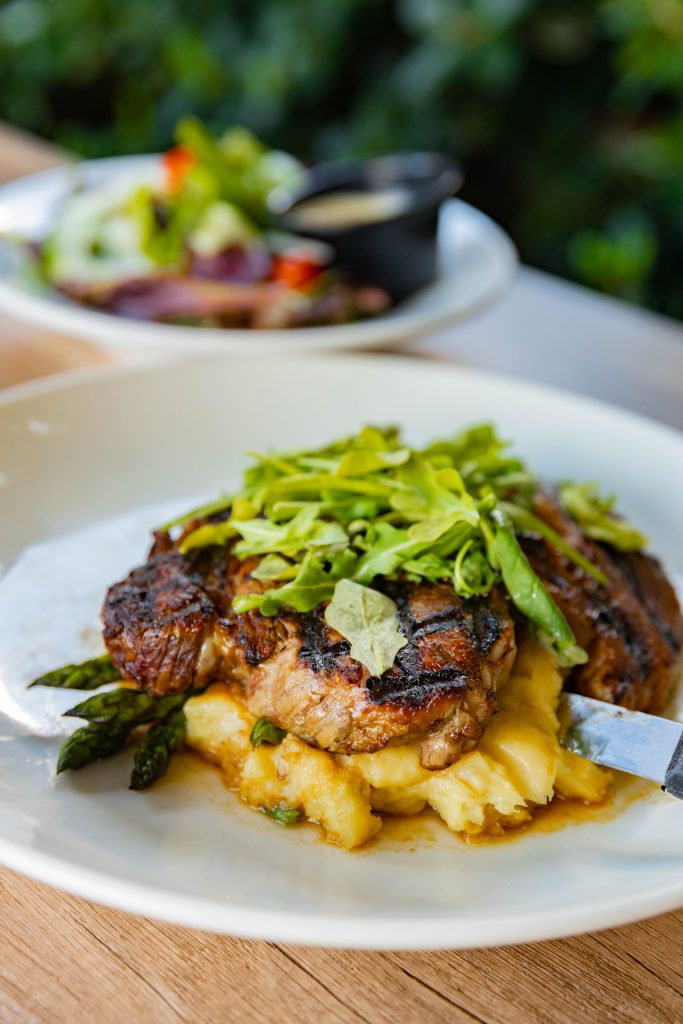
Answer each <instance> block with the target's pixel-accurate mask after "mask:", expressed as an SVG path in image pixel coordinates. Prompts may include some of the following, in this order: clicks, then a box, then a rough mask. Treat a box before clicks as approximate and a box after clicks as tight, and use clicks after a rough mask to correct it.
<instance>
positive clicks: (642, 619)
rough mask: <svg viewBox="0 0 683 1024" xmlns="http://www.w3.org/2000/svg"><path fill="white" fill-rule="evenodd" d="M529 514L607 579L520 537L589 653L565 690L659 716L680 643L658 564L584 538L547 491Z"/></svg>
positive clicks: (676, 610) (682, 632) (680, 622)
mask: <svg viewBox="0 0 683 1024" xmlns="http://www.w3.org/2000/svg"><path fill="white" fill-rule="evenodd" d="M535 512H536V514H537V515H538V516H540V518H541V519H543V520H544V521H545V522H546V523H548V525H549V526H551V527H552V528H553V529H554V530H556V531H557V533H559V534H560V535H561V536H562V537H564V539H565V540H566V541H568V542H569V544H571V545H572V546H573V547H574V548H576V549H577V550H579V551H580V552H581V553H582V554H583V555H585V556H586V558H588V559H589V560H590V561H591V562H593V564H594V565H596V566H598V567H599V568H600V569H601V570H602V571H603V573H604V574H605V575H606V576H607V578H608V580H609V585H608V586H603V585H601V584H600V583H598V582H597V581H596V580H595V579H594V578H593V577H592V576H589V575H588V574H587V573H586V572H584V571H583V570H582V569H580V568H579V567H578V566H576V565H575V564H574V563H573V562H571V561H570V560H569V559H568V558H567V557H566V555H563V554H562V552H560V551H558V549H557V548H555V547H553V546H552V545H551V544H549V543H548V542H547V541H545V540H543V539H542V538H540V537H539V536H537V535H531V534H527V535H525V536H523V537H522V538H521V543H522V547H523V548H524V551H525V553H526V555H527V557H528V559H529V561H530V562H531V565H532V567H533V569H534V570H535V572H536V573H537V574H538V575H539V576H540V578H541V579H542V580H543V582H544V583H545V585H546V587H547V589H548V591H549V592H550V594H551V596H552V597H553V599H554V600H555V602H556V603H557V605H558V606H559V607H560V608H561V610H562V611H563V613H564V615H565V617H566V618H567V621H568V622H569V625H570V626H571V628H572V630H573V631H574V634H575V636H576V639H577V640H578V642H579V643H580V644H581V646H582V647H584V648H585V649H586V651H587V652H588V662H587V663H586V664H585V665H579V666H578V667H577V668H575V669H574V671H573V672H572V673H571V676H570V678H569V682H568V685H569V687H570V688H571V689H573V690H576V691H577V692H578V693H582V694H584V695H585V696H588V697H595V698H597V699H598V700H605V701H608V702H609V703H612V704H621V705H622V706H624V707H627V708H630V709H632V710H636V711H649V712H656V711H659V710H661V708H662V706H663V705H664V703H665V702H666V699H667V696H668V692H669V688H670V683H671V676H672V671H671V670H672V666H673V664H674V662H675V661H676V660H677V658H678V654H679V652H680V648H681V644H682V643H683V617H682V616H681V609H680V606H679V604H678V600H677V598H676V594H675V591H674V589H673V587H672V586H671V584H670V583H669V581H668V580H667V578H666V576H665V575H664V572H663V571H662V568H661V566H660V565H659V563H658V562H657V561H656V560H655V559H654V558H651V557H649V556H648V555H644V554H640V553H628V554H624V553H622V552H617V551H615V550H614V549H613V548H610V547H607V546H606V545H603V544H598V543H596V542H595V541H592V540H590V539H589V538H587V537H585V536H584V534H583V533H582V532H581V530H580V528H579V527H578V526H577V524H576V523H575V522H574V521H573V520H572V519H570V518H569V517H568V516H567V515H566V514H565V513H564V512H563V510H562V509H561V508H560V506H559V505H558V503H557V502H556V500H555V499H554V497H552V496H551V495H550V494H548V493H539V494H538V495H537V497H536V499H535Z"/></svg>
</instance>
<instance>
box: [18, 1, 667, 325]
mask: <svg viewBox="0 0 683 1024" xmlns="http://www.w3.org/2000/svg"><path fill="white" fill-rule="evenodd" d="M682 110H683V2H682V0H600V2H590V0H192V2H189V0H185V2H183V0H9V2H4V3H0V117H3V118H5V119H7V120H9V121H12V122H14V123H16V124H19V125H23V126H24V127H26V128H28V129H31V130H33V131H36V132H39V133H41V134H43V135H46V136H48V137H49V138H52V139H55V140H57V141H58V142H60V143H62V144H63V145H65V146H67V147H71V148H73V149H75V150H77V151H78V152H79V153H82V154H83V155H85V156H99V155H103V154H110V153H126V152H139V151H143V150H155V149H158V148H160V147H163V146H165V145H167V144H168V142H169V141H170V139H171V134H172V128H173V124H174V122H175V120H176V119H177V118H178V117H179V116H180V115H181V114H184V113H187V112H190V111H191V112H194V113H196V114H198V115H199V116H201V117H203V118H204V119H205V120H206V121H207V122H208V123H209V124H210V125H211V126H212V127H214V128H215V129H221V128H222V127H224V126H225V125H227V124H229V123H231V122H235V121H236V122H243V123H245V124H247V125H249V126H250V127H251V128H253V129H254V130H255V131H256V132H258V133H260V134H261V135H262V136H263V137H264V138H265V139H266V140H267V141H268V142H270V143H272V144H276V145H280V146H283V147H285V148H288V149H290V150H292V151H293V152H295V153H297V154H298V155H300V156H302V157H304V158H306V159H315V160H317V159H321V158H328V157H335V156H339V155H343V154H347V153H350V152H358V153H370V152H373V151H379V150H387V149H397V148H413V147H433V148H438V149H443V150H446V151H449V152H452V153H455V154H457V155H458V156H459V157H460V158H461V159H462V160H463V162H464V163H465V166H466V169H467V174H468V178H467V184H466V187H465V190H464V192H463V196H464V198H466V199H468V200H470V201H471V202H473V203H475V204H477V205H479V206H481V207H482V208H483V209H485V210H486V211H487V212H489V213H491V214H492V215H493V216H494V217H496V218H497V219H498V220H499V221H500V222H501V223H502V224H503V225H504V226H505V227H506V228H507V229H508V230H509V231H510V233H511V234H512V236H513V237H514V239H515V241H516V242H517V244H518V245H519V247H520V250H521V253H522V257H523V259H524V260H525V261H527V262H529V263H531V264H533V265H536V266H539V267H543V268H545V269H547V270H550V271H553V272H555V273H560V274H563V275H565V276H570V277H573V278H575V279H577V280H580V281H583V282H584V283H586V284H589V285H591V286H593V287H597V288H600V289H602V290H604V291H607V292H610V293H612V294H615V295H619V296H622V297H625V298H628V299H631V300H633V301H636V302H640V303H643V304H645V305H648V306H651V307H652V308H654V309H658V310H661V311H663V312H666V313H669V314H671V315H676V316H680V317H683V286H682V285H681V277H682V275H681V268H682V267H683V114H682Z"/></svg>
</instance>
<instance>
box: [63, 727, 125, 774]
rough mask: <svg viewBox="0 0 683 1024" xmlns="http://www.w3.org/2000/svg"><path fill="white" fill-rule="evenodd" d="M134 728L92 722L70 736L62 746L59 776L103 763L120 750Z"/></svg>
mask: <svg viewBox="0 0 683 1024" xmlns="http://www.w3.org/2000/svg"><path fill="white" fill-rule="evenodd" d="M132 728H133V726H131V725H129V724H127V723H126V724H118V725H117V724H112V723H111V722H91V724H90V725H84V726H83V728H82V729H77V730H76V732H74V733H72V734H71V736H69V738H68V740H67V741H66V743H64V744H63V745H62V748H61V750H60V751H59V757H58V759H57V774H58V775H59V773H60V772H64V771H67V770H71V771H74V770H75V769H77V768H85V766H86V765H87V764H92V762H93V761H101V760H102V759H103V758H105V757H109V755H110V754H115V753H116V752H117V751H118V750H120V749H121V748H122V747H123V745H124V744H125V742H126V740H127V739H128V737H129V735H130V732H131V729H132Z"/></svg>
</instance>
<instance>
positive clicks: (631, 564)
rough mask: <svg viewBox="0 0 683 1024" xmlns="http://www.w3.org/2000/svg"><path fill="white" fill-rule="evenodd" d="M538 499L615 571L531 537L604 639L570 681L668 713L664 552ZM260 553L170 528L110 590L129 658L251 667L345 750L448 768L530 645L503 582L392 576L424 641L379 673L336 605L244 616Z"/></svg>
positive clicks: (268, 708) (294, 725)
mask: <svg viewBox="0 0 683 1024" xmlns="http://www.w3.org/2000/svg"><path fill="white" fill-rule="evenodd" d="M535 511H536V513H537V515H538V516H540V517H541V518H542V519H543V520H545V521H546V522H547V523H548V524H549V525H550V526H551V527H552V528H553V529H554V530H556V531H557V532H558V533H559V534H561V535H562V536H563V537H564V538H565V539H566V540H567V541H568V543H569V544H571V545H572V546H573V547H575V548H577V549H578V550H579V551H581V552H582V554H584V555H585V556H586V557H587V558H588V559H589V560H590V561H592V562H593V563H594V564H595V565H597V566H599V568H600V569H602V571H603V573H604V574H605V575H606V576H607V577H608V580H609V585H608V586H604V585H601V584H600V583H598V582H597V581H596V580H595V579H594V578H593V577H592V576H590V575H588V574H587V573H586V572H585V571H583V570H582V569H580V568H579V567H577V566H576V565H575V564H574V563H573V562H572V561H570V560H569V559H568V558H567V557H566V556H565V555H563V554H562V552H560V551H558V549H557V548H555V547H553V546H552V545H551V544H549V543H548V542H547V541H545V540H544V539H543V538H541V537H539V536H538V535H536V534H533V533H528V534H524V535H523V536H522V537H521V538H520V539H521V543H522V546H523V548H524V550H525V552H526V554H527V557H528V558H529V560H530V562H531V564H532V566H533V568H534V570H535V571H536V573H537V574H538V575H539V577H540V578H541V579H542V580H543V582H544V583H545V585H546V587H547V588H548V590H549V592H550V594H551V595H552V597H553V599H554V600H555V601H556V602H557V604H558V606H559V607H560V608H561V610H562V611H563V613H564V614H565V616H566V618H567V620H568V621H569V624H570V626H571V628H572V629H573V631H574V633H575V635H576V638H577V640H578V642H579V644H581V646H583V647H584V648H585V649H586V651H587V652H588V656H589V657H588V662H587V663H586V664H585V665H580V666H577V667H576V668H575V669H574V670H573V671H572V672H571V674H570V675H569V678H568V683H567V685H568V686H569V687H571V688H572V689H575V690H577V691H578V692H579V693H583V694H586V695H588V696H591V697H597V698H599V699H601V700H606V701H609V702H611V703H616V704H621V705H623V706H625V707H628V708H633V709H636V710H641V711H651V712H652V711H658V710H659V709H661V707H662V705H663V704H664V702H665V700H666V697H667V695H668V690H669V686H670V681H671V677H672V671H671V670H672V666H673V664H674V662H675V660H676V659H677V657H678V654H679V652H680V648H681V645H682V644H683V616H681V609H680V607H679V604H678V600H677V598H676V595H675V592H674V590H673V588H672V586H671V584H670V583H669V581H668V580H667V579H666V577H665V575H664V573H663V571H662V569H661V567H660V565H659V563H658V562H656V561H655V560H654V559H653V558H650V557H648V556H647V555H643V554H640V553H633V554H631V553H629V554H623V553H619V552H616V551H614V550H613V549H611V548H608V547H606V546H604V545H602V544H597V543H595V542H593V541H591V540H589V539H588V538H586V537H585V536H584V535H583V533H582V532H581V530H580V529H579V527H578V526H577V525H576V523H575V522H574V521H573V520H571V519H570V518H569V517H568V516H567V515H566V514H565V513H564V512H563V511H562V509H561V508H560V507H559V505H558V504H557V502H556V501H555V499H554V498H553V497H552V496H551V495H550V494H547V493H539V494H538V495H537V497H536V499H535ZM197 525H198V523H197V522H194V523H193V524H190V526H189V527H188V529H192V528H194V527H196V526H197ZM258 561H259V560H258V559H257V558H252V559H248V560H246V561H240V560H239V559H237V558H236V557H235V556H234V555H233V554H232V553H231V551H230V549H229V548H226V547H209V548H202V549H196V550H191V551H189V552H188V553H186V554H181V552H180V551H179V550H178V546H177V543H174V542H173V541H172V540H171V538H170V537H169V536H168V535H167V534H164V533H161V534H157V535H156V539H155V542H154V545H153V547H152V550H151V552H150V555H149V558H148V560H147V562H146V563H145V564H144V565H142V566H140V567H139V568H137V569H134V570H133V571H132V572H131V573H130V575H129V576H128V577H126V579H124V580H122V581H121V582H120V583H117V584H115V585H114V586H113V587H112V588H111V589H110V590H109V593H108V594H107V597H106V599H105V603H104V608H103V619H104V639H105V643H106V645H107V648H108V650H109V652H110V654H111V657H112V661H113V662H114V664H115V665H116V666H117V668H119V670H120V671H121V673H122V674H123V675H124V676H125V677H126V678H129V679H131V680H133V681H134V682H135V683H137V685H138V686H140V687H143V688H145V689H147V690H148V691H149V692H150V693H153V694H155V695H157V696H161V695H162V694H166V693H173V692H176V691H180V690H185V689H190V688H195V687H202V686H205V685H206V684H208V683H210V682H213V681H218V680H222V681H231V680H233V681H237V682H239V683H240V685H241V686H242V688H243V690H244V693H245V696H246V700H247V703H248V705H249V707H250V709H251V710H252V712H253V713H254V714H256V715H262V716H264V717H265V718H268V719H269V720H270V721H272V722H274V723H275V724H276V725H278V726H280V727H281V728H283V729H287V730H288V731H290V732H292V733H293V734H294V735H296V736H299V737H300V738H301V739H303V740H306V741H307V742H309V743H312V744H314V745H317V746H319V747H322V748H324V749H326V750H330V751H334V752H339V753H353V752H371V751H376V750H380V749H382V748H383V747H386V746H389V745H392V744H397V743H402V742H408V741H409V740H418V739H419V740H420V741H421V760H422V763H423V765H424V766H425V767H427V768H430V769H436V768H443V767H445V766H447V765H449V764H452V763H453V762H454V761H456V760H457V759H458V757H459V756H460V754H461V753H462V752H463V751H465V750H469V749H471V748H472V747H473V746H475V745H476V743H477V741H478V739H479V737H480V735H481V733H482V731H483V729H484V727H485V725H486V722H487V721H488V719H489V717H490V716H491V714H492V713H493V711H494V709H495V696H496V689H497V686H498V685H499V684H500V683H501V682H503V681H505V679H506V678H507V676H508V675H509V672H510V669H511V667H512V663H513V661H514V657H515V651H516V646H515V629H514V625H513V622H512V620H511V618H510V614H509V612H508V606H507V602H506V599H505V597H504V596H503V594H502V593H501V592H500V591H499V590H497V589H494V590H493V591H492V592H491V594H490V595H489V596H488V597H487V598H480V599H473V600H469V601H463V600H462V599H460V598H459V597H458V596H457V595H456V594H455V592H454V591H453V588H452V587H451V586H450V585H449V584H447V583H428V582H420V583H409V582H407V581H405V580H402V581H398V582H388V581H384V582H383V583H380V582H377V583H376V584H375V585H377V586H381V587H382V588H383V589H384V591H385V592H386V593H387V594H389V595H390V596H391V597H392V598H393V599H394V600H395V601H396V603H397V605H398V608H399V623H400V628H401V631H402V633H403V635H404V636H405V637H406V639H407V640H408V643H407V645H406V646H405V647H404V648H403V649H402V650H400V651H399V653H398V655H397V657H396V660H395V662H394V665H393V666H392V667H391V668H390V669H389V670H388V671H387V672H385V673H384V674H383V675H382V676H381V678H375V677H371V676H369V674H368V672H367V670H366V669H365V668H364V667H363V666H362V665H361V664H360V663H359V662H357V661H355V660H354V659H352V658H351V656H350V653H349V651H350V646H349V644H348V642H347V641H346V640H344V639H343V637H341V636H340V635H339V634H338V633H336V632H335V631H334V630H331V629H330V628H329V627H328V626H327V625H326V624H325V621H324V609H323V608H316V609H314V610H313V611H311V612H308V613H306V614H299V613H296V612H293V611H282V612H281V613H280V614H279V615H276V616H273V617H272V618H270V617H264V616H262V615H261V614H260V612H258V611H251V612H248V613H246V614H244V615H238V616H237V615H235V614H234V612H233V610H232V602H233V599H234V598H235V597H236V596H237V595H242V594H249V593H253V592H255V591H256V592H262V591H263V590H264V589H267V587H268V586H271V585H272V584H268V583H265V582H262V581H259V580H256V579H254V578H253V577H252V575H251V573H252V571H253V569H254V568H255V566H256V565H257V564H258Z"/></svg>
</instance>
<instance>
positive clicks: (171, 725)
mask: <svg viewBox="0 0 683 1024" xmlns="http://www.w3.org/2000/svg"><path fill="white" fill-rule="evenodd" d="M185 729H186V721H185V712H184V711H183V709H182V707H176V708H175V709H174V710H172V711H169V712H168V714H167V715H166V716H165V717H164V718H162V719H161V721H159V722H158V723H157V724H156V725H154V726H152V728H151V729H150V730H149V732H148V733H147V735H146V736H145V738H144V739H143V740H142V741H141V742H140V744H139V745H138V748H137V750H136V751H135V762H134V764H133V773H132V775H131V777H130V789H137V790H140V789H149V787H150V786H153V785H154V783H155V782H158V780H159V779H160V778H161V776H162V775H163V774H164V773H165V772H166V769H167V768H168V763H169V761H170V759H171V755H172V754H173V753H175V751H176V750H177V749H178V747H180V746H181V745H182V743H183V740H184V739H185Z"/></svg>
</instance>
